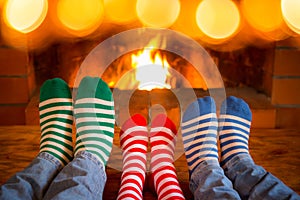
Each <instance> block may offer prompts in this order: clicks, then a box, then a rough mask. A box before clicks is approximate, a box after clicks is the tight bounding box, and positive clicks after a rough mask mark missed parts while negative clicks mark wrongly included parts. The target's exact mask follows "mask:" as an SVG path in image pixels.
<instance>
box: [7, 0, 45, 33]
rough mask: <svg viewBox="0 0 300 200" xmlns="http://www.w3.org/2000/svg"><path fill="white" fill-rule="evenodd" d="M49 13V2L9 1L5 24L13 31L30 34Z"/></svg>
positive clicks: (40, 0)
mask: <svg viewBox="0 0 300 200" xmlns="http://www.w3.org/2000/svg"><path fill="white" fill-rule="evenodd" d="M47 11H48V1H47V0H8V1H7V2H6V4H5V7H4V15H3V16H4V18H5V22H6V23H7V24H8V25H9V26H10V27H12V28H13V29H15V30H17V31H19V32H22V33H29V32H32V31H33V30H35V29H36V28H38V27H39V26H40V25H41V23H42V22H43V21H44V19H45V17H46V15H47Z"/></svg>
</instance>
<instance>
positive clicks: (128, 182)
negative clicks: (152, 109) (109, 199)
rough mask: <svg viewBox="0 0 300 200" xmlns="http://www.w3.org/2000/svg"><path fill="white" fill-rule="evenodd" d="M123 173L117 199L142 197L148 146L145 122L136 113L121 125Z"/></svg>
mask: <svg viewBox="0 0 300 200" xmlns="http://www.w3.org/2000/svg"><path fill="white" fill-rule="evenodd" d="M120 140H121V147H122V150H123V154H122V155H123V173H122V177H121V186H120V189H119V194H118V199H127V198H128V199H143V187H144V183H145V175H146V159H147V157H146V156H147V155H146V154H147V146H148V130H147V123H146V120H145V118H144V117H143V116H141V115H139V114H136V115H134V116H132V117H131V118H130V119H128V120H127V121H126V122H125V123H124V125H123V126H122V130H121V133H120Z"/></svg>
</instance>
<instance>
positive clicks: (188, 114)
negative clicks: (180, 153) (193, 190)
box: [181, 97, 218, 175]
mask: <svg viewBox="0 0 300 200" xmlns="http://www.w3.org/2000/svg"><path fill="white" fill-rule="evenodd" d="M181 129H182V138H183V145H184V151H185V156H186V159H187V162H188V168H189V172H190V175H191V174H192V173H193V171H194V170H195V169H196V168H197V166H198V165H199V164H200V163H201V162H202V161H204V160H216V161H218V147H217V132H218V121H217V117H216V106H215V102H214V100H213V98H211V97H204V98H199V99H197V100H196V101H194V102H193V103H191V104H190V105H189V106H188V108H187V109H186V111H185V112H184V115H183V121H182V128H181Z"/></svg>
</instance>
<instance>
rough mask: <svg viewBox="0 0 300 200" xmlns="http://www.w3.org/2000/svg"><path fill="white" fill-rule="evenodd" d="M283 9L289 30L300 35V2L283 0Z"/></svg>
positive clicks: (297, 0)
mask: <svg viewBox="0 0 300 200" xmlns="http://www.w3.org/2000/svg"><path fill="white" fill-rule="evenodd" d="M281 9H282V14H283V18H284V20H285V22H286V24H287V25H288V26H289V28H290V29H292V30H293V31H295V32H296V33H298V34H300V1H299V0H282V1H281Z"/></svg>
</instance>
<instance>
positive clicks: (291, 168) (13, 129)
mask: <svg viewBox="0 0 300 200" xmlns="http://www.w3.org/2000/svg"><path fill="white" fill-rule="evenodd" d="M118 131H119V130H118V128H116V133H118ZM117 135H118V134H116V136H115V140H114V144H115V145H114V148H113V153H112V156H111V159H110V160H109V162H108V167H107V175H108V181H107V183H106V187H105V191H104V199H115V198H116V195H117V192H118V189H119V186H120V176H121V172H120V170H119V169H120V167H121V154H120V149H119V146H118V145H119V142H118V140H119V139H118V136H117ZM39 138H40V131H39V127H38V126H8V127H0V147H1V151H0V184H3V183H5V181H6V180H7V179H8V178H9V177H10V176H12V175H13V174H14V173H16V172H18V171H20V170H22V169H23V168H24V167H26V166H27V165H28V164H29V163H30V162H31V160H32V159H33V158H34V157H35V156H36V155H37V153H38V151H39ZM177 144H178V145H177V153H176V156H175V157H176V161H175V166H176V169H177V174H178V178H179V181H180V184H181V187H182V189H183V190H184V193H185V195H186V198H187V199H192V194H191V193H190V192H189V189H188V187H189V186H188V182H189V180H188V178H189V177H188V170H187V165H186V160H185V157H184V155H183V154H182V153H183V152H182V146H181V140H180V138H179V139H178V142H177ZM250 153H251V155H252V157H253V159H254V160H255V162H256V163H257V164H258V165H261V166H263V167H264V168H265V169H266V170H268V171H269V172H271V173H272V174H274V175H275V176H277V177H278V178H280V179H281V180H282V181H283V182H284V183H285V184H287V185H288V186H289V187H291V188H292V189H293V190H295V191H296V192H297V193H300V130H287V129H252V130H251V136H250ZM147 182H149V181H147ZM151 188H152V187H151V186H149V185H147V184H146V186H145V194H144V198H145V199H146V200H147V199H156V198H155V193H154V192H153V190H152V189H151Z"/></svg>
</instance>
